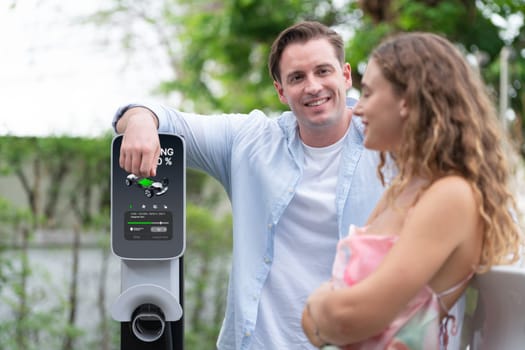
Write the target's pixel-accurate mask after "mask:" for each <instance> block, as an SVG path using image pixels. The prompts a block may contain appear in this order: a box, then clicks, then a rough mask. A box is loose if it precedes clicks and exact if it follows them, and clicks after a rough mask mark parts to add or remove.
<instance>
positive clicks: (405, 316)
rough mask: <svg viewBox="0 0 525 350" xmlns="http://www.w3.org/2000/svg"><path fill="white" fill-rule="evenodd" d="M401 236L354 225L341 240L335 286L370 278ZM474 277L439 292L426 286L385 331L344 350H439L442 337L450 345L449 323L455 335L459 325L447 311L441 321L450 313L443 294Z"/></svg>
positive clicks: (337, 255) (335, 268)
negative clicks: (441, 312)
mask: <svg viewBox="0 0 525 350" xmlns="http://www.w3.org/2000/svg"><path fill="white" fill-rule="evenodd" d="M397 239H398V237H397V236H387V235H370V234H366V227H365V228H357V227H355V226H351V227H350V232H349V234H348V236H347V237H345V238H343V239H341V240H340V241H339V243H338V245H337V253H336V256H335V260H334V265H333V269H332V274H333V281H334V285H335V287H336V288H341V287H345V286H352V285H353V284H355V283H357V282H359V281H360V280H362V279H364V278H365V277H367V276H368V275H369V274H370V273H372V272H373V271H374V270H376V268H377V267H378V266H379V264H380V263H381V261H382V260H383V258H384V257H385V255H386V254H387V253H388V252H389V251H390V249H391V248H392V246H393V245H394V244H395V242H396V241H397ZM471 276H472V274H471V275H470V276H468V277H467V279H465V280H464V281H461V282H460V283H458V284H457V285H456V286H454V287H452V288H450V289H449V290H447V291H445V292H442V293H439V294H436V293H434V291H433V290H432V289H431V288H430V287H429V286H425V287H424V288H423V289H422V290H421V291H420V292H419V293H418V294H417V295H416V296H415V297H414V299H412V300H411V301H410V302H409V304H408V305H407V306H406V308H405V309H404V310H403V311H402V312H401V313H400V314H399V315H398V316H397V317H396V319H395V320H394V321H393V322H392V323H391V324H390V325H389V326H388V327H387V328H386V329H385V330H384V331H383V332H381V333H380V334H378V335H376V336H374V337H372V338H369V339H367V340H364V341H362V342H360V343H355V344H352V345H348V346H345V347H342V349H343V350H378V349H388V350H404V349H412V350H414V349H425V350H439V349H440V337H441V342H442V344H443V345H444V347H445V348H446V345H447V343H448V333H447V329H448V328H447V323H448V322H452V328H451V332H453V333H454V334H455V332H456V329H455V328H456V327H455V318H454V317H453V316H452V315H448V314H447V316H445V317H444V318H443V320H441V321H440V319H439V314H440V310H443V311H445V312H446V313H448V310H447V309H446V308H445V306H444V305H443V303H442V301H441V297H443V296H445V295H447V294H449V293H452V292H454V291H455V290H457V289H458V288H460V287H461V286H462V285H464V283H466V282H467V281H468V280H469V279H470V277H471Z"/></svg>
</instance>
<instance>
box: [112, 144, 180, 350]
mask: <svg viewBox="0 0 525 350" xmlns="http://www.w3.org/2000/svg"><path fill="white" fill-rule="evenodd" d="M159 140H160V147H161V153H160V156H159V159H158V163H157V175H156V176H155V177H148V178H143V177H139V176H136V175H135V174H130V173H127V172H126V171H125V170H124V169H122V168H121V167H120V166H119V156H120V146H121V143H122V135H119V136H116V137H115V138H114V139H113V142H112V155H111V248H112V251H113V253H114V254H115V255H116V256H117V257H119V258H120V259H121V293H120V295H119V297H118V298H117V300H116V301H115V302H114V304H113V305H112V308H111V316H112V318H113V319H114V320H116V321H118V322H120V323H121V327H120V331H121V334H120V339H121V350H124V349H125V350H164V349H167V350H175V349H176V350H182V349H184V323H183V294H184V293H183V292H184V283H183V254H184V250H185V242H186V239H185V228H186V223H185V217H186V216H185V206H186V160H185V152H184V151H185V147H184V139H183V138H181V137H179V136H176V135H171V134H159Z"/></svg>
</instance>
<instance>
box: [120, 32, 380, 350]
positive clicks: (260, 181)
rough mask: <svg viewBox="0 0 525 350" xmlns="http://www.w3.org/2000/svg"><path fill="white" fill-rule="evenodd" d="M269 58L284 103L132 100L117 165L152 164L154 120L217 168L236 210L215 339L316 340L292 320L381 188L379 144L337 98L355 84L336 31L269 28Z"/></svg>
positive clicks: (200, 164) (198, 161) (123, 120)
mask: <svg viewBox="0 0 525 350" xmlns="http://www.w3.org/2000/svg"><path fill="white" fill-rule="evenodd" d="M269 69H270V73H271V75H272V77H273V79H274V86H275V89H276V91H277V94H278V96H279V99H280V100H281V101H282V102H283V103H284V104H287V105H288V106H289V108H290V109H291V111H289V112H284V113H283V114H282V115H281V116H280V117H279V118H275V119H274V118H272V119H271V118H268V117H267V116H266V115H264V114H263V113H262V112H261V111H258V110H254V111H252V112H250V113H249V114H227V115H216V116H201V115H195V114H191V113H184V112H180V111H176V110H174V109H169V108H166V107H163V106H151V105H148V106H145V107H141V106H138V105H129V106H126V107H123V108H121V109H120V110H119V111H118V112H117V115H116V116H115V118H114V126H115V129H116V131H117V132H119V133H124V137H123V142H122V147H121V155H120V165H121V166H122V167H123V168H124V169H125V170H127V171H128V172H131V173H134V174H136V175H140V176H154V175H155V171H156V170H155V167H156V161H157V158H158V155H159V152H160V147H159V141H158V137H157V132H158V131H160V132H168V133H176V134H180V135H183V136H184V138H185V141H186V145H187V164H188V166H190V167H193V168H196V169H200V170H202V171H205V172H206V173H208V174H210V175H211V176H213V177H215V178H216V179H217V180H218V181H219V182H220V183H221V184H222V185H223V186H224V188H225V190H226V192H227V194H228V196H229V198H230V200H231V204H232V211H233V235H234V247H233V264H232V268H231V274H230V281H229V292H228V303H227V309H226V315H225V318H224V322H223V325H222V329H221V333H220V336H219V339H218V341H217V347H218V349H220V350H226V349H228V350H229V349H236V350H237V349H238V350H240V349H251V350H254V349H255V350H272V349H294V350H295V349H314V347H313V346H312V345H310V344H309V342H308V340H307V338H306V337H305V335H304V334H303V332H302V329H301V313H302V308H303V306H304V304H305V301H306V298H307V297H308V295H309V294H310V292H312V291H313V290H314V289H315V288H316V287H318V286H319V285H320V284H321V283H322V282H324V281H326V280H327V279H328V278H330V275H331V266H332V262H333V257H334V254H335V248H336V243H337V241H338V240H339V238H341V237H343V236H345V235H346V234H347V230H348V227H349V225H350V224H355V225H362V224H363V223H364V222H365V220H366V218H367V217H368V214H369V212H370V211H371V209H372V208H373V207H374V205H375V203H376V201H377V199H378V198H379V196H380V194H381V192H382V190H383V188H382V186H381V185H380V183H379V180H378V179H377V176H376V166H377V156H376V155H375V154H374V153H373V152H371V151H368V150H365V149H364V148H363V146H362V140H363V134H362V131H363V126H362V124H361V122H360V120H358V119H357V118H352V112H351V110H350V109H349V108H347V106H346V101H347V98H346V93H347V91H348V90H349V89H350V87H351V86H352V80H351V74H350V73H351V70H350V69H351V68H350V65H349V64H348V63H346V62H345V58H344V47H343V41H342V38H341V37H340V36H339V35H338V34H337V33H336V32H334V31H333V30H331V29H329V28H327V27H326V26H324V25H322V24H320V23H316V22H302V23H298V24H296V25H294V26H292V27H290V28H288V29H286V30H284V31H283V32H282V33H281V34H280V35H279V37H278V38H277V39H276V40H275V42H274V43H273V46H272V51H271V54H270V58H269Z"/></svg>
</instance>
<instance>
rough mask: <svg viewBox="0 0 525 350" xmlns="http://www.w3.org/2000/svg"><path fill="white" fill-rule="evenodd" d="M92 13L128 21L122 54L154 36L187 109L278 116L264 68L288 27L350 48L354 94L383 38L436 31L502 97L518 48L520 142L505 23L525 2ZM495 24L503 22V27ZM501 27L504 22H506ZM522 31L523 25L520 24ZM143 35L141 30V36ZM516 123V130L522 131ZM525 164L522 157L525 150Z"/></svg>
mask: <svg viewBox="0 0 525 350" xmlns="http://www.w3.org/2000/svg"><path fill="white" fill-rule="evenodd" d="M112 4H113V5H112V7H110V8H109V9H107V10H105V11H100V12H98V13H97V14H95V15H94V16H93V17H92V18H91V20H94V21H96V23H98V24H100V23H105V24H107V25H114V26H117V25H119V24H121V23H123V22H124V20H125V21H126V24H127V25H126V26H125V28H126V30H125V31H124V33H125V34H123V39H124V40H123V43H125V47H126V48H128V49H131V50H141V47H143V46H144V45H143V44H141V40H142V39H143V37H142V38H141V36H140V34H139V32H136V31H134V29H136V28H139V27H140V26H139V25H138V23H140V24H142V25H143V26H145V27H147V28H149V29H150V30H151V31H150V32H151V33H154V34H155V35H156V38H157V41H158V43H160V44H161V45H163V47H164V48H165V53H166V58H167V61H168V62H169V65H170V67H171V70H172V77H171V78H169V79H166V80H165V81H163V82H159V89H158V92H161V93H164V94H173V93H177V96H179V97H180V98H181V103H180V105H178V106H177V107H178V108H180V109H183V110H188V111H196V112H205V113H210V112H213V111H226V112H247V111H249V110H251V109H253V108H259V109H262V110H264V111H266V112H269V113H272V112H274V113H275V112H276V111H278V110H280V109H284V108H285V107H284V106H282V105H280V103H279V101H278V99H277V98H276V96H275V92H274V89H273V86H272V82H271V80H270V77H269V75H268V73H267V68H266V63H267V56H268V53H269V48H270V45H271V43H272V41H273V39H274V38H275V37H276V35H277V34H278V33H279V32H280V31H281V30H282V29H284V28H285V27H287V26H289V25H291V24H292V23H294V22H297V21H299V20H304V19H311V20H318V21H320V22H323V23H325V24H327V25H329V26H333V27H334V28H335V29H337V30H339V31H340V32H341V33H342V34H343V35H344V36H345V39H347V40H348V42H347V44H348V45H347V50H346V51H347V54H348V56H347V60H348V61H349V62H350V63H351V64H352V66H353V67H354V69H353V79H354V85H355V87H356V88H359V82H360V79H361V75H362V73H363V69H362V67H363V66H364V63H365V62H366V59H367V56H368V54H369V53H370V51H371V49H372V48H373V47H374V46H375V45H377V44H378V43H379V41H380V40H381V39H382V38H383V37H385V36H386V35H389V34H392V33H395V32H399V31H416V30H424V31H432V32H436V33H440V34H443V35H445V36H447V37H448V38H449V39H450V40H452V41H454V42H456V43H457V44H458V45H460V46H461V47H462V49H463V50H464V52H465V54H469V55H470V56H471V57H472V58H476V59H477V60H478V62H477V64H478V65H479V67H480V71H481V72H482V74H483V77H484V78H485V80H486V82H487V84H488V85H489V87H491V88H492V90H493V91H494V95H495V97H497V94H498V86H499V71H500V69H499V66H500V56H499V53H500V51H501V49H502V47H503V46H504V45H508V46H510V47H511V48H512V51H513V53H514V54H513V56H512V57H513V59H511V62H510V68H509V72H510V75H511V77H512V78H511V80H510V85H511V86H510V89H509V96H508V97H509V98H510V106H511V107H512V109H513V110H514V112H515V113H516V114H517V115H516V116H517V118H516V121H515V124H513V125H514V127H515V128H518V132H515V133H514V134H515V139H517V140H518V142H521V139H522V137H521V135H522V134H523V133H524V132H525V129H522V127H521V125H522V124H523V123H521V120H522V119H523V118H524V116H525V111H524V101H525V94H524V92H523V89H522V87H521V82H522V81H523V78H524V74H525V73H524V72H525V63H524V62H523V56H524V50H525V47H524V45H525V35H524V34H523V31H521V30H519V29H520V27H519V26H518V27H517V29H518V30H519V31H518V32H517V33H515V35H514V36H513V37H510V36H509V34H508V31H509V30H508V27H510V26H505V25H500V24H498V23H500V22H502V21H501V19H503V22H504V21H505V20H507V23H508V20H509V18H511V17H514V18H517V22H519V19H520V18H521V21H522V22H523V13H524V12H525V2H524V1H522V0H478V1H471V0H388V1H378V0H325V1H297V0H282V1H276V0H264V1H254V0H215V1H204V0H197V1H195V0H178V1H177V0H150V1H141V2H136V1H131V0H128V1H122V0H119V1H116V0H115V1H114V2H113V3H112ZM497 19H500V21H499V22H498V21H497ZM503 22H502V23H503ZM518 24H519V23H518ZM140 28H143V27H140ZM516 124H517V126H516ZM523 155H524V156H525V151H523Z"/></svg>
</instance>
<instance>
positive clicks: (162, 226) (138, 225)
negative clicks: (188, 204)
mask: <svg viewBox="0 0 525 350" xmlns="http://www.w3.org/2000/svg"><path fill="white" fill-rule="evenodd" d="M124 217H125V223H124V230H125V233H124V235H125V236H126V239H131V240H144V239H154V240H159V239H171V237H172V226H173V218H172V215H171V213H170V212H169V211H128V212H126V214H125V215H124Z"/></svg>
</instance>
